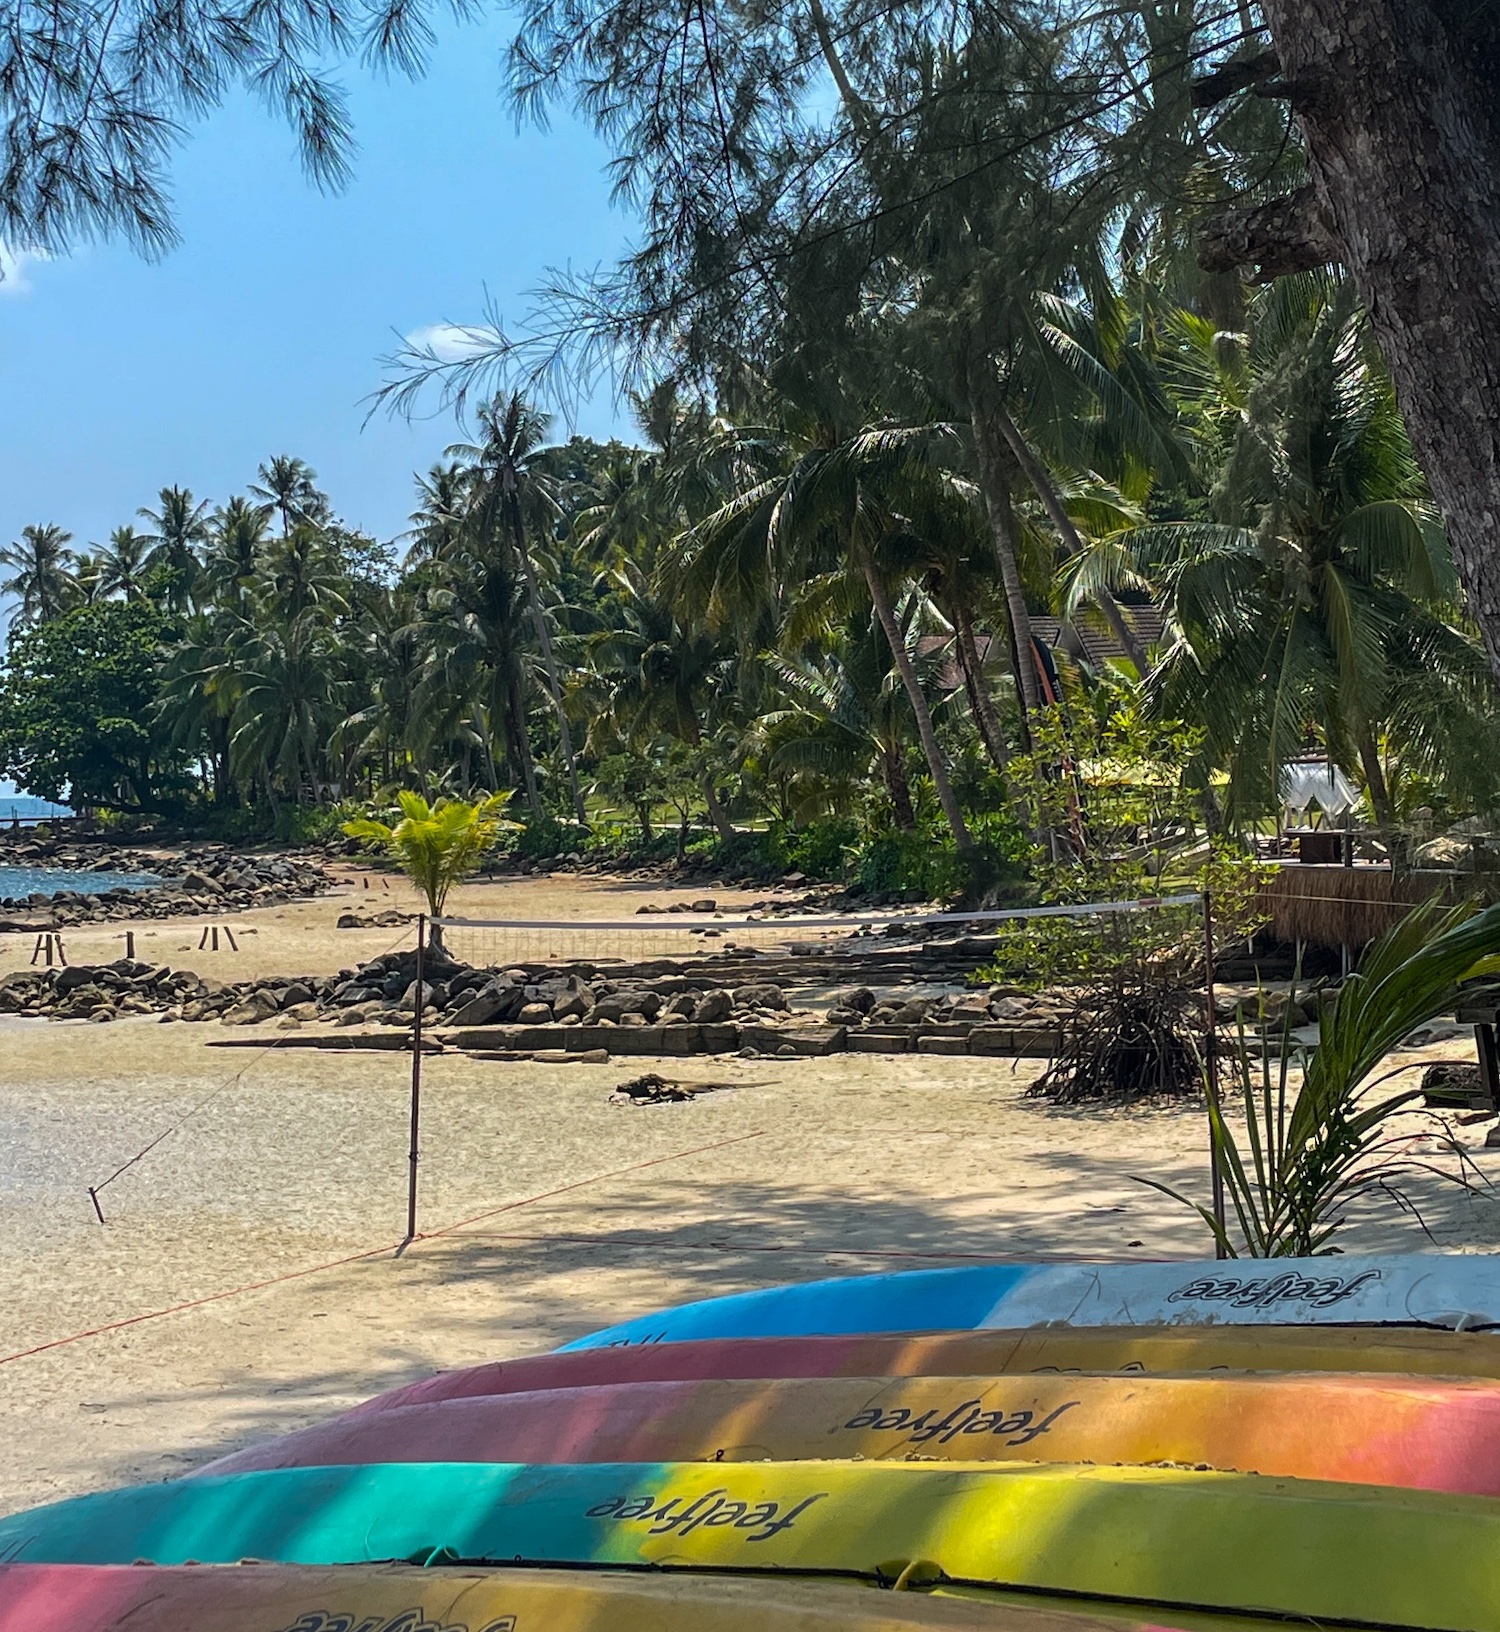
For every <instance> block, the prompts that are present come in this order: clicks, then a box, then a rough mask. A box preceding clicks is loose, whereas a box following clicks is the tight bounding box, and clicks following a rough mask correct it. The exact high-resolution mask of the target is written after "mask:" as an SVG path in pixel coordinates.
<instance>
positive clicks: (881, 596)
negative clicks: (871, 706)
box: [858, 549, 974, 854]
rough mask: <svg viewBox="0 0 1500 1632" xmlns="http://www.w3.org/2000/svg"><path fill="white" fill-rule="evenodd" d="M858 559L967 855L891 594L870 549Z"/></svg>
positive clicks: (964, 831) (965, 832)
mask: <svg viewBox="0 0 1500 1632" xmlns="http://www.w3.org/2000/svg"><path fill="white" fill-rule="evenodd" d="M858 559H859V568H860V571H861V572H862V573H863V574H864V578H865V583H866V585H867V586H868V588H869V591H870V601H871V603H872V604H873V605H874V608H875V616H876V617H877V618H879V619H880V627H881V628H882V629H883V630H884V631H885V638H886V643H887V644H888V645H889V646H890V649H891V656H892V657H893V658H894V659H895V663H896V668H897V671H898V672H899V673H900V675H901V683H902V684H903V685H904V686H905V687H906V695H907V697H908V698H909V699H910V702H911V710H912V713H913V714H915V715H916V718H917V735H918V736H919V737H920V738H921V739H922V752H923V753H924V754H925V755H926V757H927V768H928V770H929V771H930V772H931V773H932V784H933V787H934V788H936V790H937V796H938V803H939V804H940V805H941V806H942V807H943V814H944V815H945V816H946V817H947V818H948V826H949V827H950V828H951V829H952V832H953V842H954V843H955V844H956V845H957V846H958V848H959V851H960V852H961V853H963V854H967V853H968V852H969V851H970V850H972V849H973V848H974V840H973V838H972V837H971V836H970V833H969V828H968V824H967V823H966V822H965V821H964V813H963V811H962V810H961V809H960V808H959V803H958V795H957V794H955V793H954V791H953V782H952V779H951V778H950V777H949V775H948V762H947V760H945V759H944V758H943V750H942V747H941V745H940V744H939V742H938V740H937V731H936V730H935V728H934V727H933V723H932V712H931V710H930V709H929V708H928V707H927V699H926V698H925V697H924V696H923V695H922V685H921V682H920V681H919V680H918V679H917V671H916V669H915V668H913V667H912V661H911V656H910V654H909V653H908V652H907V650H906V642H905V641H903V640H902V638H901V630H900V628H899V626H898V625H897V623H896V610H895V608H894V607H893V606H892V605H891V597H890V595H889V594H888V593H887V591H886V587H885V583H884V581H883V580H882V578H881V576H880V574H879V572H878V571H877V570H876V568H875V563H874V562H873V561H872V560H871V559H870V556H869V552H868V551H866V550H863V549H862V550H860V551H859V557H858Z"/></svg>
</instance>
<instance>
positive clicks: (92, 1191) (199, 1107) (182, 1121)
mask: <svg viewBox="0 0 1500 1632" xmlns="http://www.w3.org/2000/svg"><path fill="white" fill-rule="evenodd" d="M411 933H412V931H411V930H410V929H409V928H408V929H403V930H402V931H401V933H400V934H399V935H398V936H397V937H396V939H395V940H394V941H392V942H391V943H390V945H389V946H387V947H386V948H385V950H384V951H383V952H377V953H376V954H375V956H376V957H377V958H383V957H385V956H387V955H388V954H389V953H391V952H394V951H395V950H396V948H397V947H398V946H400V944H401V943H402V941H404V940H405V939H406V938H407V936H408V935H409V934H411ZM289 1037H290V1034H288V1035H287V1036H286V1037H273V1038H272V1039H271V1041H270V1042H268V1043H267V1044H266V1046H265V1047H264V1048H263V1049H261V1050H260V1052H259V1053H258V1054H253V1055H251V1057H250V1058H249V1059H248V1060H247V1061H246V1062H245V1063H244V1064H243V1065H242V1066H241V1067H240V1068H239V1070H238V1071H236V1072H234V1073H233V1075H232V1076H229V1077H226V1078H225V1079H224V1081H223V1082H221V1083H220V1084H219V1085H218V1087H216V1088H212V1089H210V1090H209V1092H208V1093H207V1094H205V1095H204V1097H203V1098H202V1099H200V1100H199V1101H198V1103H197V1104H196V1105H194V1106H193V1107H192V1109H191V1110H189V1111H187V1112H185V1113H184V1114H183V1115H182V1116H180V1117H179V1118H178V1119H177V1121H175V1122H174V1123H172V1124H171V1126H170V1127H167V1128H164V1129H163V1130H162V1131H161V1132H160V1133H159V1134H157V1136H156V1137H155V1138H154V1139H152V1140H151V1141H150V1142H149V1143H148V1144H146V1145H143V1146H142V1147H141V1149H140V1150H138V1151H137V1152H136V1153H135V1155H134V1156H132V1157H131V1158H130V1160H129V1161H127V1162H121V1163H120V1165H119V1166H118V1167H117V1168H116V1169H115V1170H114V1172H113V1173H111V1174H110V1176H109V1177H108V1178H107V1179H102V1180H101V1181H100V1182H99V1183H98V1184H91V1185H89V1186H88V1193H89V1199H90V1200H91V1201H92V1202H93V1204H94V1211H95V1212H96V1213H97V1214H98V1215H99V1222H100V1223H101V1224H102V1223H103V1222H104V1213H103V1211H102V1209H101V1208H100V1206H99V1192H100V1191H101V1190H103V1189H104V1188H105V1187H106V1186H107V1185H111V1184H113V1183H114V1182H115V1180H116V1179H117V1178H119V1177H120V1175H121V1174H122V1173H127V1172H129V1170H130V1169H131V1168H132V1167H134V1166H135V1164H136V1163H137V1162H139V1161H141V1160H142V1159H143V1158H145V1157H147V1156H149V1155H150V1154H151V1152H152V1151H153V1150H155V1149H156V1147H157V1146H158V1145H159V1144H160V1143H161V1142H162V1141H163V1140H164V1139H169V1138H170V1137H171V1136H172V1135H173V1134H174V1133H177V1132H178V1131H179V1130H180V1129H182V1128H184V1127H186V1126H187V1124H188V1123H189V1122H191V1121H192V1120H193V1118H194V1117H195V1116H197V1115H198V1114H199V1113H200V1112H201V1111H204V1110H207V1108H208V1107H209V1106H210V1105H211V1104H213V1102H214V1101H215V1100H216V1099H217V1098H218V1097H219V1096H220V1094H222V1093H224V1092H225V1091H226V1090H228V1089H230V1088H233V1087H234V1086H235V1084H236V1083H238V1082H240V1081H242V1080H243V1078H244V1077H245V1076H246V1074H247V1073H248V1072H250V1071H253V1070H254V1069H255V1067H256V1066H257V1065H259V1064H260V1062H261V1061H262V1060H263V1059H265V1057H266V1055H267V1054H270V1053H272V1052H274V1051H275V1050H276V1049H278V1048H280V1047H281V1045H282V1044H283V1043H285V1042H287V1041H288V1040H289Z"/></svg>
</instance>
